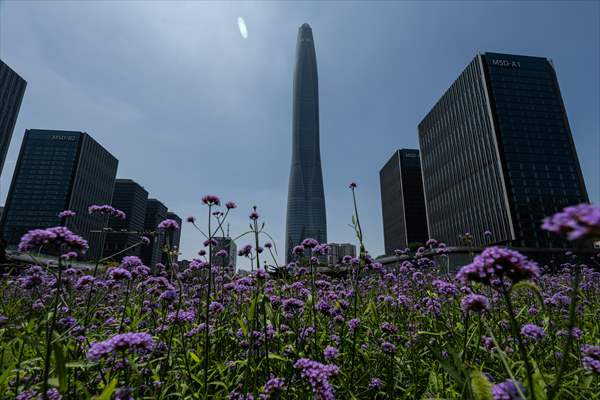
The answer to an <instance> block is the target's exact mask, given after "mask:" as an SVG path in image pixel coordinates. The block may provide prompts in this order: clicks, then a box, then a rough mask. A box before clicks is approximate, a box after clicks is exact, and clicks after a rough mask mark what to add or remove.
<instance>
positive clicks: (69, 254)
mask: <svg viewBox="0 0 600 400" xmlns="http://www.w3.org/2000/svg"><path fill="white" fill-rule="evenodd" d="M77 256H78V254H77V252H75V251H69V252H67V253H65V254H62V255H61V256H60V258H62V259H63V260H65V261H68V260H71V259H73V258H77Z"/></svg>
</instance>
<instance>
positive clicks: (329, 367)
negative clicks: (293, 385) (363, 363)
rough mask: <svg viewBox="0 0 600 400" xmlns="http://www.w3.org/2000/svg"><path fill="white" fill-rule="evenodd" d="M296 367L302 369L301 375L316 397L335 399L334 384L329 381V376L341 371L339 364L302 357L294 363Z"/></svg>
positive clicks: (326, 399)
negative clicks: (322, 362)
mask: <svg viewBox="0 0 600 400" xmlns="http://www.w3.org/2000/svg"><path fill="white" fill-rule="evenodd" d="M294 368H296V369H299V370H300V375H301V376H302V378H304V379H306V380H307V381H308V383H309V384H310V386H311V387H312V390H313V394H314V396H315V397H316V398H318V399H322V400H334V399H335V394H334V392H333V386H331V383H329V378H330V377H332V376H336V375H338V374H339V373H340V368H339V367H338V366H337V365H333V364H321V363H320V362H317V361H313V360H309V359H307V358H301V359H299V360H297V361H296V362H295V363H294Z"/></svg>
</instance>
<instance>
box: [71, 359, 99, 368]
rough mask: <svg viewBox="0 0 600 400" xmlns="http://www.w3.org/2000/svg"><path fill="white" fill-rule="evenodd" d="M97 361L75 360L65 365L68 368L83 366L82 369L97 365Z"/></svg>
mask: <svg viewBox="0 0 600 400" xmlns="http://www.w3.org/2000/svg"><path fill="white" fill-rule="evenodd" d="M95 365H96V364H95V363H90V362H86V361H73V362H68V363H66V364H65V367H67V369H75V368H82V369H86V368H90V367H93V366H95Z"/></svg>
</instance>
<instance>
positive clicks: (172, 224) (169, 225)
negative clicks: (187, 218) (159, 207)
mask: <svg viewBox="0 0 600 400" xmlns="http://www.w3.org/2000/svg"><path fill="white" fill-rule="evenodd" d="M158 229H162V230H165V231H178V230H179V224H178V223H177V221H175V220H174V219H165V220H164V221H161V223H160V224H158Z"/></svg>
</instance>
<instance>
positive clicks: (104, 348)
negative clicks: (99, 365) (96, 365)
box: [87, 332, 155, 361]
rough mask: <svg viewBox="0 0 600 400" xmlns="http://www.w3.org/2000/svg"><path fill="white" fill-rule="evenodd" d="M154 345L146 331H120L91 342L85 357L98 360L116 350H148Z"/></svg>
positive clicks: (137, 351) (140, 351)
mask: <svg viewBox="0 0 600 400" xmlns="http://www.w3.org/2000/svg"><path fill="white" fill-rule="evenodd" d="M154 346H155V342H154V339H152V336H150V335H149V334H147V333H143V332H141V333H134V332H130V333H121V334H118V335H115V336H113V337H111V338H110V339H107V340H105V341H103V342H95V343H92V344H91V346H90V348H89V350H88V352H87V357H88V359H89V360H90V361H98V360H100V359H102V358H105V357H107V356H109V355H112V354H115V353H117V352H123V351H134V352H136V353H145V352H150V351H152V350H153V349H154Z"/></svg>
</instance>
